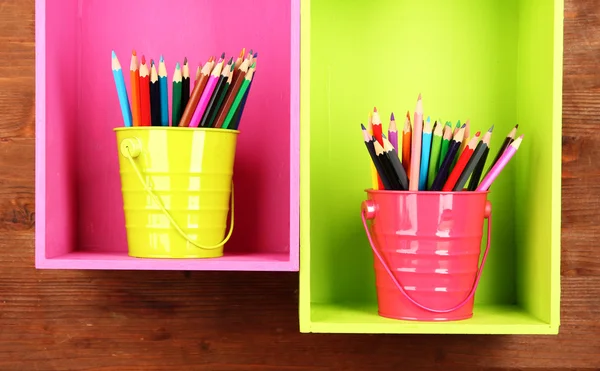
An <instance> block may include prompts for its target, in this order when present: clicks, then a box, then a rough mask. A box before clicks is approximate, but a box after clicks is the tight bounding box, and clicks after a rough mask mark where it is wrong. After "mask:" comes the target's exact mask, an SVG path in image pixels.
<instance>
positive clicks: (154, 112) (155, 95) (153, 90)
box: [150, 60, 162, 126]
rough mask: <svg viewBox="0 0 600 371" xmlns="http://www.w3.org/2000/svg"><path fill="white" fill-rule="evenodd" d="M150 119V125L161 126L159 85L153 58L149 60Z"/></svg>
mask: <svg viewBox="0 0 600 371" xmlns="http://www.w3.org/2000/svg"><path fill="white" fill-rule="evenodd" d="M150 65H151V68H150V119H151V122H152V126H162V124H161V122H160V86H159V85H158V72H157V71H156V65H155V64H154V60H150Z"/></svg>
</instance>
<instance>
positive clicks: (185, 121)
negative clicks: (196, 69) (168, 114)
mask: <svg viewBox="0 0 600 371" xmlns="http://www.w3.org/2000/svg"><path fill="white" fill-rule="evenodd" d="M212 58H213V57H210V59H209V60H208V62H206V63H205V64H204V66H203V67H202V70H201V72H200V77H199V78H198V79H197V80H196V83H195V84H194V90H192V94H191V95H190V100H189V101H188V104H187V106H185V110H184V111H183V114H182V115H181V120H179V126H189V124H190V120H191V119H192V115H193V114H194V111H195V110H196V106H197V105H198V101H199V100H200V96H201V95H202V91H203V90H204V86H206V82H207V81H208V74H209V73H210V71H211V66H212V63H211V62H212Z"/></svg>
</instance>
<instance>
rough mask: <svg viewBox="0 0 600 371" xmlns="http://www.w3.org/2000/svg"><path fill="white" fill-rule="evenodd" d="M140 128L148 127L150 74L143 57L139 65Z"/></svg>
mask: <svg viewBox="0 0 600 371" xmlns="http://www.w3.org/2000/svg"><path fill="white" fill-rule="evenodd" d="M140 126H150V72H149V70H148V66H147V65H146V57H144V56H143V55H142V63H141V64H140Z"/></svg>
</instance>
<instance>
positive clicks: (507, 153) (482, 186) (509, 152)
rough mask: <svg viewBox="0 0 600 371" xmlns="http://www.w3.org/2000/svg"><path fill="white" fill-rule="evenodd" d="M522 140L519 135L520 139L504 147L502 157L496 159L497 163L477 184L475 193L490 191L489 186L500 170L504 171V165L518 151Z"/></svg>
mask: <svg viewBox="0 0 600 371" xmlns="http://www.w3.org/2000/svg"><path fill="white" fill-rule="evenodd" d="M522 140H523V136H522V135H521V136H520V137H518V138H517V139H515V141H514V142H512V143H511V144H510V145H509V146H508V147H506V149H505V150H504V152H503V153H502V156H500V159H498V161H497V162H496V163H495V164H494V167H492V169H491V170H490V172H489V173H488V174H487V175H486V176H485V178H483V180H482V181H481V183H479V186H477V189H476V191H487V190H488V189H490V186H491V185H492V183H493V182H494V180H495V179H496V177H497V176H498V175H499V174H500V172H501V171H502V169H504V167H505V166H506V164H508V161H510V159H511V158H512V157H513V156H514V154H515V153H517V150H518V149H519V146H520V145H521V141H522Z"/></svg>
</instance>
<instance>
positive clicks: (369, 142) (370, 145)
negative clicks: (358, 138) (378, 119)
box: [360, 124, 391, 189]
mask: <svg viewBox="0 0 600 371" xmlns="http://www.w3.org/2000/svg"><path fill="white" fill-rule="evenodd" d="M360 126H361V128H362V133H363V138H364V140H365V146H366V147H367V150H368V151H369V155H370V156H371V165H373V167H374V168H375V169H377V172H378V174H379V175H380V177H381V178H382V181H383V183H384V186H383V188H382V189H391V186H390V183H389V181H388V179H387V176H386V174H385V170H384V169H383V167H382V165H381V163H380V162H379V159H378V158H377V154H376V153H375V144H374V142H375V138H373V137H372V136H371V135H370V134H369V132H368V130H367V129H366V128H365V126H364V125H363V124H360Z"/></svg>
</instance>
